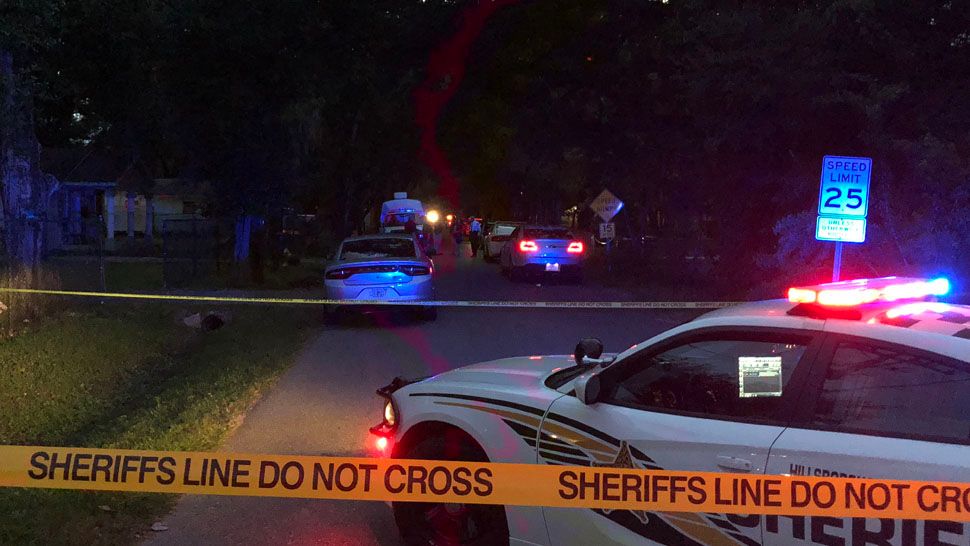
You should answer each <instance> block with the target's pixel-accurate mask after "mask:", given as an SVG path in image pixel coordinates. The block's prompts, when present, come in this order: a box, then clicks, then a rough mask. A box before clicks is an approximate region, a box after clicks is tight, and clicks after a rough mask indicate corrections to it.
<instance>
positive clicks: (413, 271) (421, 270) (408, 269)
mask: <svg viewBox="0 0 970 546" xmlns="http://www.w3.org/2000/svg"><path fill="white" fill-rule="evenodd" d="M401 272H402V273H404V274H405V275H410V276H412V277H417V276H420V275H430V274H431V268H430V267H425V266H423V265H402V266H401Z"/></svg>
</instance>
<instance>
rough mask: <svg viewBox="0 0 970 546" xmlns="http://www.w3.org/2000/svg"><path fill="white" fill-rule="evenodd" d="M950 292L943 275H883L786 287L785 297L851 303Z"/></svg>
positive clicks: (828, 303) (820, 302)
mask: <svg viewBox="0 0 970 546" xmlns="http://www.w3.org/2000/svg"><path fill="white" fill-rule="evenodd" d="M949 292H950V281H948V280H947V279H944V278H939V279H933V280H926V279H911V278H900V277H883V278H880V279H859V280H854V281H843V282H833V283H828V284H820V285H817V286H810V287H793V288H789V289H788V301H791V302H792V303H807V304H812V303H815V304H818V305H822V306H830V307H853V306H857V305H864V304H867V303H872V302H875V301H899V300H919V299H924V298H928V297H931V296H945V295H946V294H948V293H949Z"/></svg>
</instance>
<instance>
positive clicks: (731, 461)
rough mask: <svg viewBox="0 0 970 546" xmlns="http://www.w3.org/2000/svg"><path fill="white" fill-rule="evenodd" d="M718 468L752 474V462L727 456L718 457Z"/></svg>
mask: <svg viewBox="0 0 970 546" xmlns="http://www.w3.org/2000/svg"><path fill="white" fill-rule="evenodd" d="M717 466H718V467H719V468H724V469H726V470H738V471H740V472H751V461H749V460H747V459H740V458H738V457H730V456H727V455H718V456H717Z"/></svg>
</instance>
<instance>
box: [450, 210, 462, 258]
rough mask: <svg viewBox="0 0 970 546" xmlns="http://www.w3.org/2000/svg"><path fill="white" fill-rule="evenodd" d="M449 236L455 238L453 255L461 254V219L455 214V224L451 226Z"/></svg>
mask: <svg viewBox="0 0 970 546" xmlns="http://www.w3.org/2000/svg"><path fill="white" fill-rule="evenodd" d="M451 236H452V237H453V238H454V239H455V256H461V239H462V233H461V220H460V219H459V218H458V217H457V216H455V224H454V226H452V230H451Z"/></svg>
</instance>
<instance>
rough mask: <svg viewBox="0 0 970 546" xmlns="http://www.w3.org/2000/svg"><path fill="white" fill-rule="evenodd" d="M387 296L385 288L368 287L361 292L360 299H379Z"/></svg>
mask: <svg viewBox="0 0 970 546" xmlns="http://www.w3.org/2000/svg"><path fill="white" fill-rule="evenodd" d="M385 297H387V288H368V289H367V290H364V292H363V294H361V299H365V300H380V299H384V298H385Z"/></svg>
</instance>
